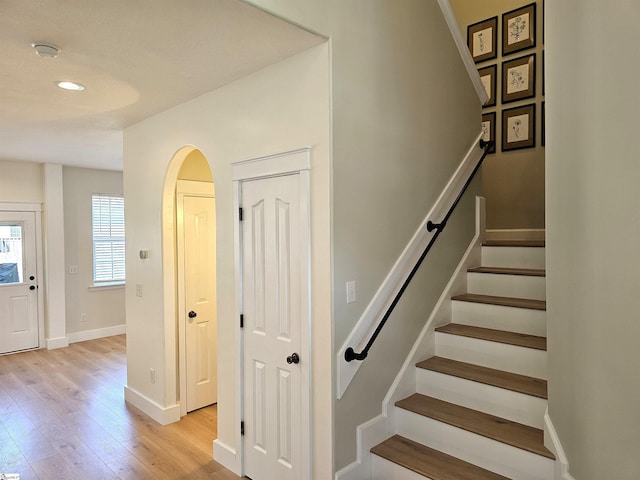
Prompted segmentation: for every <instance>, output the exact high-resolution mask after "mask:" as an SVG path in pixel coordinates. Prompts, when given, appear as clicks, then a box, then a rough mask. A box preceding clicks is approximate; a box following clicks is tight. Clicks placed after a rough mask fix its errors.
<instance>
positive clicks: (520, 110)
mask: <svg viewBox="0 0 640 480" xmlns="http://www.w3.org/2000/svg"><path fill="white" fill-rule="evenodd" d="M535 126H536V106H535V104H534V103H531V104H529V105H523V106H521V107H514V108H508V109H505V110H503V111H502V151H503V152H507V151H510V150H519V149H523V148H533V147H535V132H536V127H535Z"/></svg>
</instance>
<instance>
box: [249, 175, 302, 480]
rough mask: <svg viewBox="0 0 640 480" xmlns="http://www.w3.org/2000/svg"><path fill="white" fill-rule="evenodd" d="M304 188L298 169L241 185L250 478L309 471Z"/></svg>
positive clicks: (291, 476)
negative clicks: (302, 201)
mask: <svg viewBox="0 0 640 480" xmlns="http://www.w3.org/2000/svg"><path fill="white" fill-rule="evenodd" d="M300 193H301V192H300V175H287V176H280V177H272V178H266V179H261V180H252V181H245V182H243V183H242V187H241V197H242V200H241V204H242V210H243V220H242V242H243V248H242V268H243V270H242V275H243V279H242V284H243V288H242V295H243V316H244V425H245V443H244V450H245V475H246V476H248V477H250V478H252V479H253V480H301V479H306V478H308V471H309V470H308V468H309V466H308V465H307V464H305V463H307V462H308V455H307V454H306V451H307V449H308V446H309V432H308V424H307V423H306V419H305V418H303V416H304V415H308V402H309V396H308V395H309V393H308V375H309V359H308V358H306V355H307V354H308V349H307V348H305V344H304V342H303V334H304V332H306V328H305V327H304V322H308V319H309V313H308V303H307V300H306V298H308V297H307V293H308V287H309V283H308V278H305V277H308V273H307V272H308V269H307V268H306V266H305V262H307V263H308V258H309V257H308V253H309V248H308V237H307V236H306V235H305V233H304V232H303V231H302V229H303V228H304V224H305V222H307V220H306V218H305V217H304V216H305V215H306V209H301V205H300V204H301V202H300V196H301V195H300ZM303 210H304V211H303ZM303 377H306V378H303ZM305 387H307V388H305ZM305 404H306V405H307V406H306V407H305ZM303 425H307V427H304V426H303Z"/></svg>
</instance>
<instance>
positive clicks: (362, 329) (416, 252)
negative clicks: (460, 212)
mask: <svg viewBox="0 0 640 480" xmlns="http://www.w3.org/2000/svg"><path fill="white" fill-rule="evenodd" d="M480 138H481V136H478V138H477V139H476V140H475V142H474V143H473V146H472V147H471V148H470V149H469V151H468V152H467V154H466V155H465V157H464V159H463V160H462V162H461V163H460V165H459V166H458V168H457V170H456V171H455V173H454V174H453V176H452V177H451V179H450V180H449V182H448V184H447V185H446V186H445V188H444V190H443V191H442V193H441V194H440V197H439V198H438V200H436V202H435V204H434V206H433V207H432V208H431V210H430V211H429V213H428V214H427V216H426V217H425V219H424V220H423V222H422V223H421V224H420V225H419V226H418V229H417V231H416V232H415V233H414V235H413V238H412V239H411V240H410V241H409V244H408V245H407V246H406V247H405V249H404V251H403V252H402V254H401V255H400V257H399V258H398V260H396V263H395V264H394V266H393V267H392V268H391V271H390V272H389V274H388V275H387V277H386V278H385V279H384V281H383V282H382V284H381V285H380V287H379V288H378V291H377V292H376V294H375V295H374V296H373V298H372V299H371V302H369V305H368V306H367V308H366V309H365V311H364V313H363V314H362V316H361V317H360V319H359V320H358V323H356V325H355V327H354V328H353V330H352V331H351V334H350V335H349V336H348V337H347V339H346V341H345V342H344V343H343V344H342V346H341V347H340V350H338V354H337V358H336V369H337V371H336V396H337V398H342V395H344V392H345V391H346V390H347V387H348V386H349V384H350V383H351V380H352V379H353V377H354V376H355V374H356V372H357V371H358V369H359V368H360V365H361V364H362V362H359V361H356V360H354V361H352V362H347V361H346V360H345V359H344V352H345V350H346V349H347V348H349V347H353V349H354V350H356V352H360V351H361V350H362V348H364V346H365V345H366V343H367V341H368V340H369V338H371V335H372V334H373V332H374V331H375V329H376V327H377V326H378V324H379V323H380V321H381V319H382V317H383V316H384V314H385V312H386V311H387V309H388V308H389V305H391V303H392V302H393V299H394V298H395V296H396V294H397V293H398V291H399V290H400V288H401V287H402V284H403V283H404V281H405V279H406V278H407V277H408V276H409V274H410V273H411V270H412V269H413V267H414V265H415V264H416V263H417V261H418V259H419V258H420V255H422V253H423V251H424V249H425V248H426V246H427V244H428V243H429V241H430V240H431V239H432V238H433V236H434V235H435V234H436V232H435V231H433V232H429V231H427V222H428V221H429V220H438V221H439V220H440V219H442V218H443V217H444V216H445V215H446V212H447V211H448V210H449V207H450V206H451V205H452V204H453V202H454V201H455V199H456V197H457V195H458V193H459V192H460V190H462V187H463V186H464V184H465V182H466V181H467V179H468V178H469V177H470V176H471V173H472V172H473V169H474V168H475V166H476V165H477V163H478V161H479V160H480V157H481V156H482V153H483V150H482V149H481V148H480V146H479V145H480V144H479V142H480Z"/></svg>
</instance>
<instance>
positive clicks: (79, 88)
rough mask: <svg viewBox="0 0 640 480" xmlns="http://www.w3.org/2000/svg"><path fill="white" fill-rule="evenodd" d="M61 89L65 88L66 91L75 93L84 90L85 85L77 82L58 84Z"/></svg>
mask: <svg viewBox="0 0 640 480" xmlns="http://www.w3.org/2000/svg"><path fill="white" fill-rule="evenodd" d="M56 85H58V86H59V87H60V88H64V89H65V90H71V91H73V92H81V91H82V90H84V85H82V84H81V83H75V82H58V83H56Z"/></svg>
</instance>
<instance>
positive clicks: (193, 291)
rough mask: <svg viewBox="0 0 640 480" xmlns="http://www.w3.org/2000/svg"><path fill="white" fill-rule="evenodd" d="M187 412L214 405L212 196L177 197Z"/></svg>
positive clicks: (214, 231)
mask: <svg viewBox="0 0 640 480" xmlns="http://www.w3.org/2000/svg"><path fill="white" fill-rule="evenodd" d="M178 201H179V217H180V213H181V214H182V219H183V222H182V225H181V228H179V229H178V251H179V252H180V254H179V262H182V266H181V267H182V271H181V272H180V273H181V275H180V277H181V279H182V280H183V281H181V282H180V283H181V284H183V287H184V312H183V314H184V317H183V318H184V335H185V341H184V349H185V352H184V353H185V357H184V358H185V363H186V365H185V367H186V404H187V408H186V410H187V412H191V411H193V410H196V409H198V408H202V407H205V406H207V405H211V404H212V403H216V402H217V401H218V400H217V381H218V377H217V368H218V367H217V351H216V342H217V340H216V334H217V322H216V216H215V199H214V198H213V196H212V195H189V194H184V195H179V196H178Z"/></svg>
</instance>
